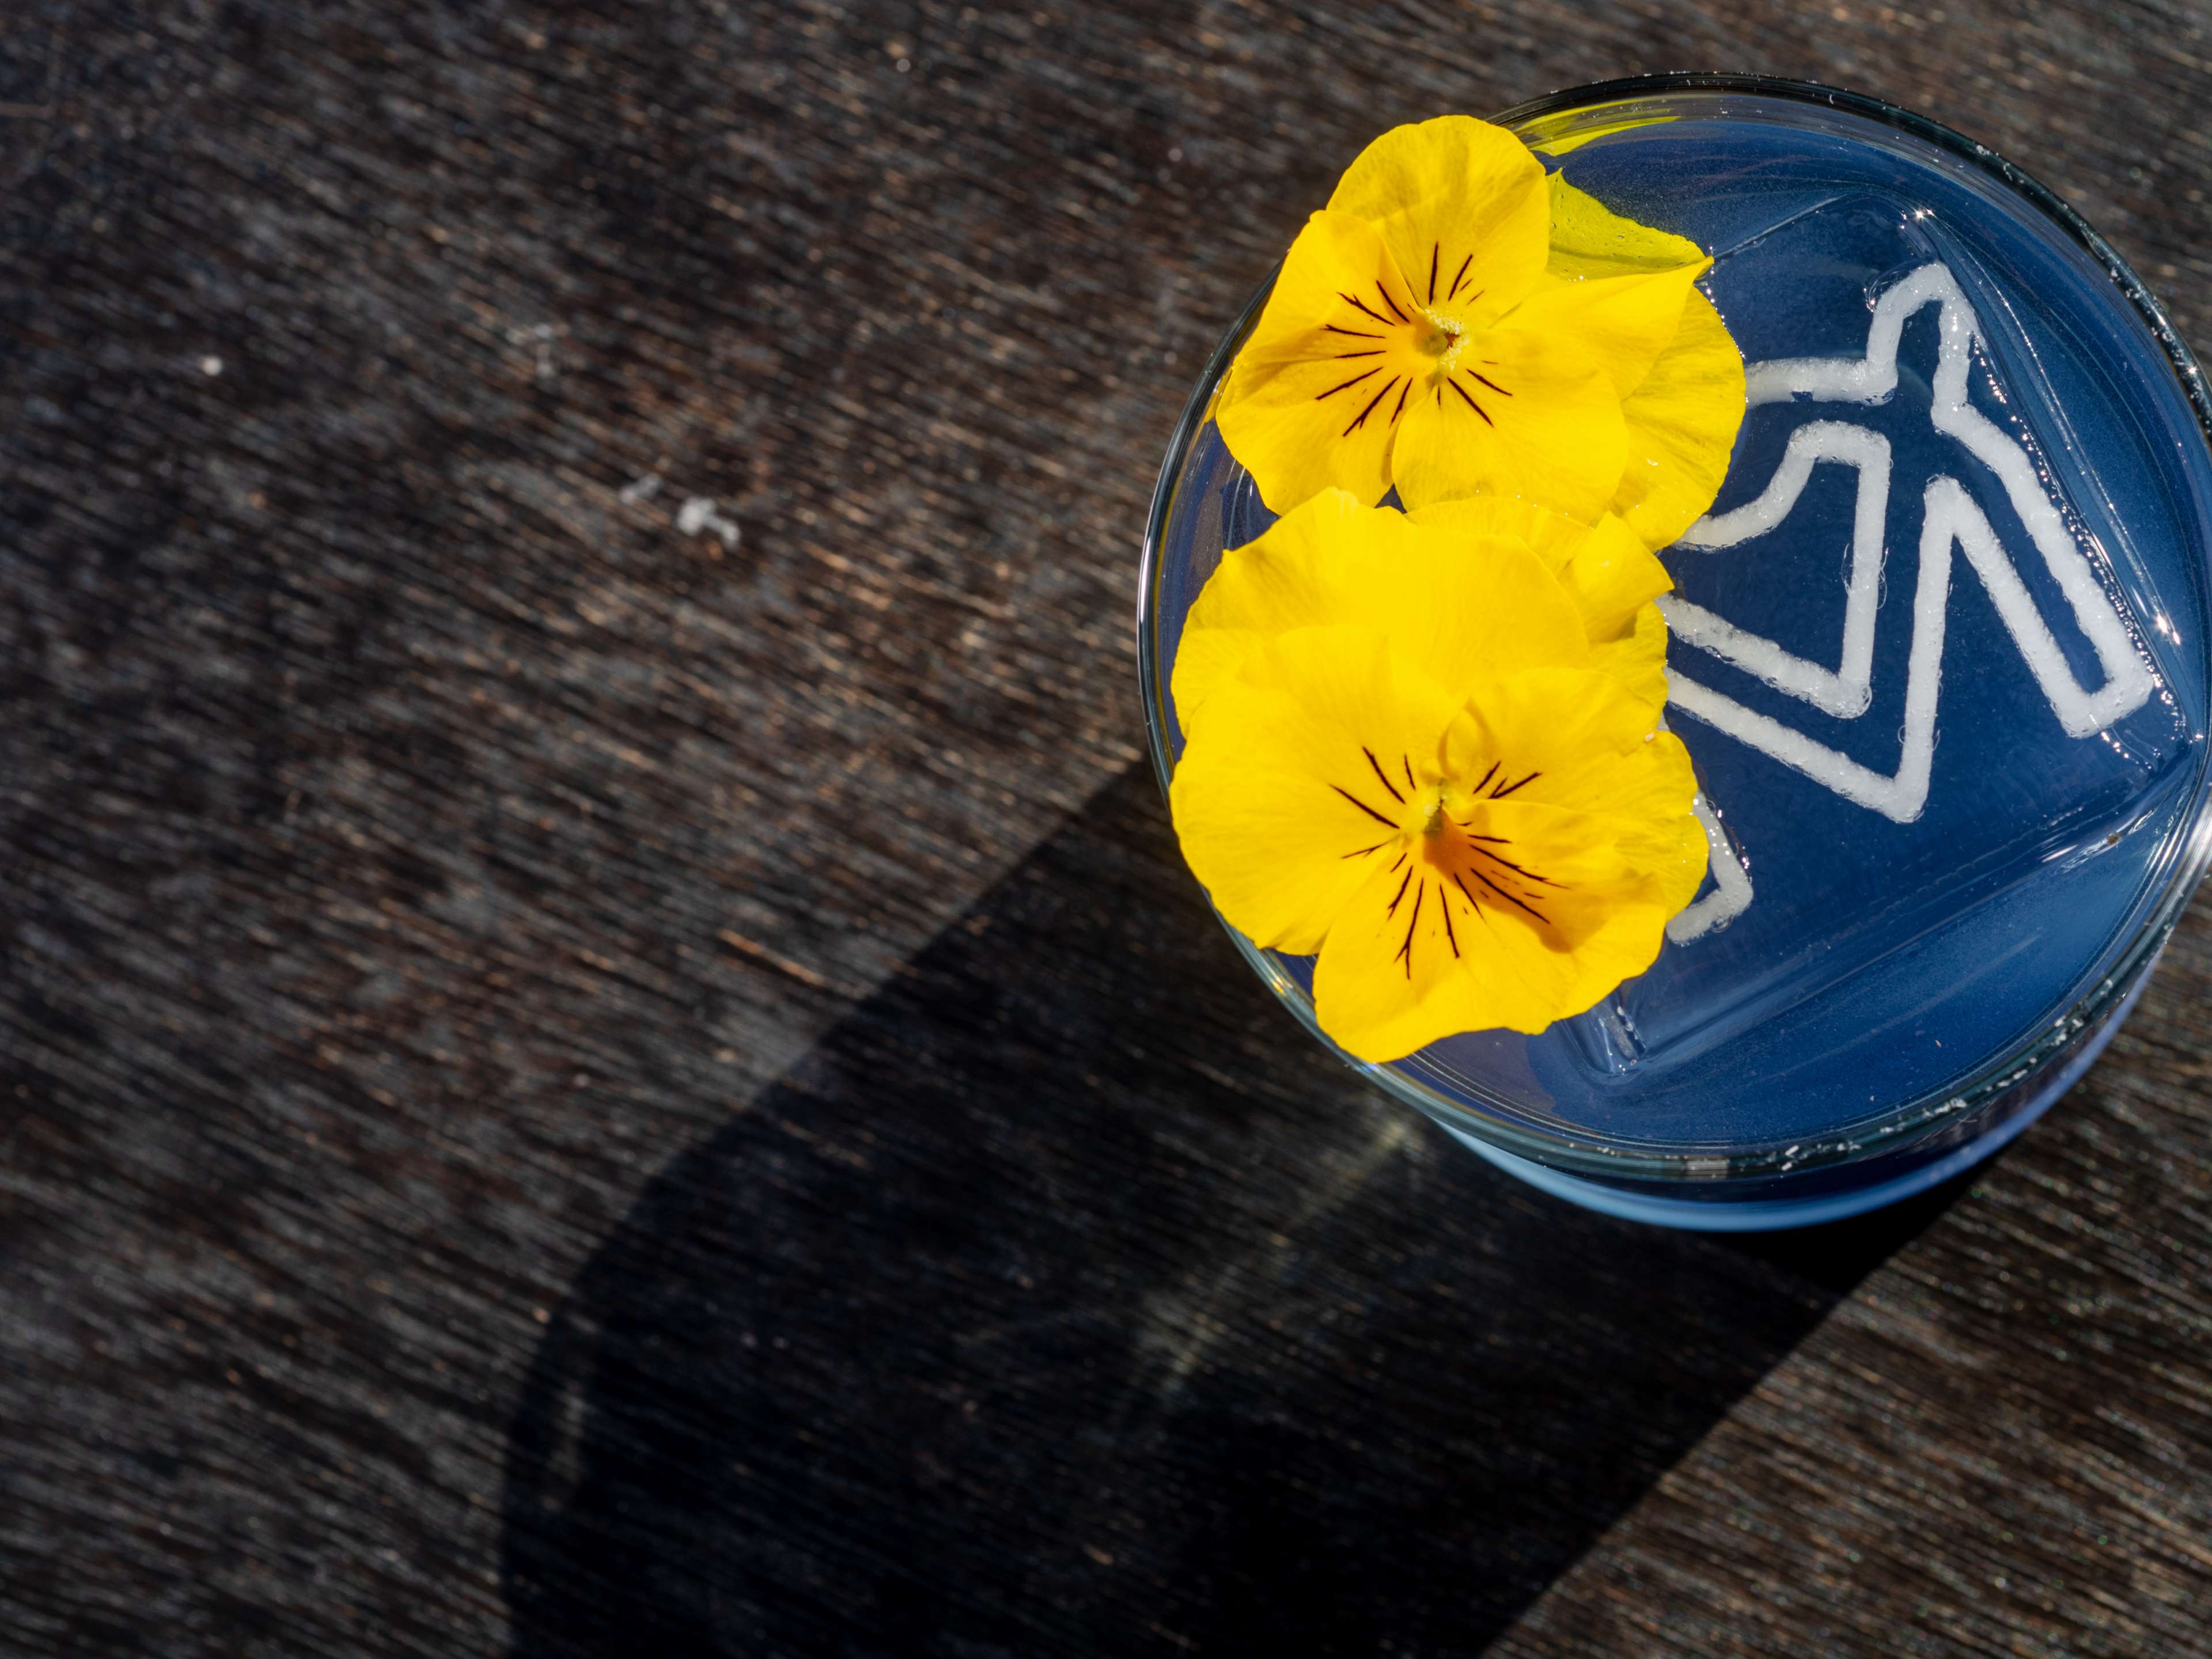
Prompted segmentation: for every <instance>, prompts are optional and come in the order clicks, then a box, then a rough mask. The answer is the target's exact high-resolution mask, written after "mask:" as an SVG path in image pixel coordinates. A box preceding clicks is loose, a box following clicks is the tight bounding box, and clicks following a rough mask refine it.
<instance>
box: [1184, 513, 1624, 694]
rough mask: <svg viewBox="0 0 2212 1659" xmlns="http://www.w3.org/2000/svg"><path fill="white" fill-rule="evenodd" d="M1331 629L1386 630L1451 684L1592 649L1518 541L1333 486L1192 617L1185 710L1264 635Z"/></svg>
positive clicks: (1278, 529) (1233, 553)
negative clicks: (1371, 502) (1377, 503)
mask: <svg viewBox="0 0 2212 1659" xmlns="http://www.w3.org/2000/svg"><path fill="white" fill-rule="evenodd" d="M1577 528H1578V529H1579V526H1577ZM1582 533H1583V535H1584V536H1587V535H1588V533H1589V532H1586V531H1584V532H1582ZM1636 551H1637V552H1638V553H1639V554H1642V553H1643V550H1642V548H1641V547H1640V546H1638V547H1637V549H1636ZM1643 556H1644V557H1647V558H1648V557H1650V555H1648V554H1644V555H1643ZM1324 624H1331V625H1336V624H1340V625H1344V626H1349V627H1357V628H1367V629H1374V630H1375V631H1376V632H1377V633H1380V634H1383V635H1387V636H1388V637H1389V641H1390V644H1391V648H1392V650H1393V651H1394V652H1395V653H1398V654H1399V655H1400V656H1401V658H1402V659H1403V660H1404V661H1405V662H1406V663H1407V665H1408V666H1409V667H1411V668H1412V669H1413V670H1414V671H1416V672H1418V673H1421V674H1425V675H1427V676H1429V677H1430V678H1433V679H1435V680H1436V681H1437V683H1438V684H1442V685H1447V686H1449V685H1452V684H1457V683H1460V682H1462V681H1463V680H1464V679H1465V678H1467V677H1468V675H1469V674H1470V673H1498V672H1504V671H1510V670H1515V669H1519V668H1522V667H1534V666H1538V665H1560V664H1568V663H1573V662H1577V661H1579V660H1580V659H1582V658H1583V656H1584V654H1585V652H1586V641H1585V634H1584V628H1583V620H1582V618H1581V617H1580V616H1579V615H1578V613H1577V611H1576V610H1575V608H1574V605H1573V602H1572V598H1571V594H1570V592H1568V590H1567V589H1566V588H1565V587H1564V586H1562V585H1561V583H1560V582H1559V581H1558V580H1555V579H1553V577H1552V576H1551V575H1550V574H1548V573H1547V571H1546V570H1545V568H1543V565H1542V563H1541V562H1540V561H1539V560H1538V559H1537V558H1536V557H1535V556H1534V555H1533V554H1531V553H1530V552H1529V551H1528V549H1527V548H1526V547H1525V546H1524V545H1523V544H1521V543H1520V542H1519V541H1517V540H1516V539H1515V538H1510V537H1503V536H1500V537H1484V536H1473V535H1468V534H1465V533H1462V532H1458V531H1455V530H1453V529H1449V528H1441V527H1437V526H1429V525H1425V524H1423V523H1420V522H1417V521H1415V520H1409V519H1408V518H1407V516H1406V515H1405V514H1404V513H1397V512H1393V511H1389V510H1388V509H1385V508H1381V507H1362V506H1361V505H1359V504H1358V501H1355V500H1353V498H1352V496H1351V495H1347V494H1346V493H1345V492H1344V491H1341V490H1324V491H1323V492H1322V494H1320V495H1316V496H1315V497H1314V498H1313V499H1312V500H1310V501H1305V502H1303V503H1301V504H1300V505H1299V506H1297V507H1294V508H1292V509H1291V511H1290V512H1289V513H1285V515H1284V516H1283V517H1282V518H1280V519H1279V520H1276V522H1275V523H1274V524H1273V526H1270V527H1269V528H1268V530H1267V532H1265V533H1264V534H1263V535H1261V536H1260V537H1259V538H1256V539H1255V540H1254V541H1252V542H1249V543H1248V544H1245V545H1244V546H1243V547H1240V548H1236V549H1232V550H1230V551H1229V552H1226V553H1225V554H1223V555H1222V558H1221V564H1220V566H1219V568H1218V569H1216V570H1215V572H1214V574H1213V575H1212V577H1211V578H1210V579H1208V580H1207V582H1206V587H1205V589H1204V590H1203V591H1202V592H1200V595H1199V598H1198V602H1197V604H1195V605H1193V606H1192V607H1191V611H1190V614H1189V617H1188V619H1187V620H1186V621H1185V623H1184V624H1183V636H1182V644H1181V646H1180V647H1178V649H1177V651H1176V667H1175V680H1174V694H1175V702H1176V713H1177V717H1178V719H1180V720H1184V721H1186V722H1187V721H1188V720H1189V719H1190V718H1191V716H1192V715H1193V714H1194V713H1195V712H1196V711H1197V710H1198V709H1199V708H1200V707H1201V706H1203V704H1204V703H1205V702H1206V698H1207V697H1208V696H1211V695H1212V690H1213V689H1214V688H1215V687H1216V686H1217V685H1218V684H1220V683H1221V681H1222V679H1223V678H1225V676H1226V675H1228V674H1230V673H1232V672H1234V671H1235V670H1236V668H1237V665H1238V664H1239V663H1240V662H1241V661H1243V658H1244V656H1245V655H1246V654H1247V653H1249V651H1250V650H1251V649H1252V648H1253V647H1254V646H1255V645H1256V644H1257V643H1258V642H1259V641H1261V640H1263V639H1265V638H1267V636H1268V635H1273V634H1279V633H1281V632H1284V631H1285V630H1287V629H1295V628H1312V627H1319V626H1322V625H1324Z"/></svg>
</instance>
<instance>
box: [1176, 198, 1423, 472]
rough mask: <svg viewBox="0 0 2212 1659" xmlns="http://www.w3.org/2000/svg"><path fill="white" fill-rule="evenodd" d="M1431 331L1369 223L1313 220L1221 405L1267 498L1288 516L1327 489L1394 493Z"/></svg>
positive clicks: (1234, 447) (1231, 441)
mask: <svg viewBox="0 0 2212 1659" xmlns="http://www.w3.org/2000/svg"><path fill="white" fill-rule="evenodd" d="M1430 331H1431V327H1430V325H1428V324H1427V323H1426V322H1425V320H1423V319H1420V316H1419V307H1417V306H1416V305H1415V303H1414V301H1413V295H1411V293H1410V292H1409V291H1408V290H1407V287H1406V281H1405V278H1404V277H1403V276H1401V274H1400V272H1399V270H1398V265H1397V262H1396V261H1395V259H1393V258H1391V257H1390V253H1389V249H1387V248H1386V247H1385V246H1383V239H1382V238H1381V236H1379V235H1378V234H1376V230H1375V228H1374V227H1373V226H1371V225H1370V224H1368V223H1367V222H1365V221H1364V220H1362V219H1359V218H1357V217H1355V216H1352V215H1351V214H1346V213H1328V212H1322V213H1316V214H1315V215H1314V216H1312V217H1311V218H1310V219H1309V220H1308V221H1307V222H1306V226H1305V228H1304V230H1302V231H1300V232H1299V233H1298V238H1297V240H1296V241H1295V242H1293V243H1291V251H1290V252H1289V253H1288V254H1287V255H1286V256H1285V258H1284V260H1283V268H1282V270H1281V272H1280V273H1279V275H1278V276H1276V278H1275V286H1274V289H1273V291H1272V292H1271V293H1270V294H1269V295H1268V296H1267V305H1266V306H1265V307H1263V308H1262V309H1261V313H1260V320H1259V321H1258V322H1257V323H1256V324H1255V325H1254V326H1253V331H1252V334H1251V337H1250V338H1249V339H1248V340H1247V341H1246V342H1245V343H1244V347H1243V349H1242V350H1241V351H1239V352H1238V353H1237V361H1236V364H1235V366H1234V368H1232V369H1231V374H1230V377H1229V381H1228V384H1227V386H1225V388H1224V389H1223V392H1222V396H1221V401H1220V403H1219V404H1218V405H1217V406H1216V407H1215V410H1214V416H1213V418H1214V422H1215V423H1216V424H1217V425H1218V427H1219V428H1220V429H1221V436H1222V441H1224V442H1225V443H1226V444H1227V445H1228V446H1229V452H1230V453H1231V454H1232V455H1234V456H1236V458H1237V460H1238V461H1240V462H1242V463H1243V465H1244V467H1245V468H1246V469H1247V470H1248V471H1249V472H1250V473H1251V474H1252V477H1253V480H1254V482H1255V483H1257V484H1258V485H1259V487H1260V496H1261V500H1262V501H1266V502H1267V505H1268V506H1269V507H1272V508H1273V509H1274V510H1275V511H1276V512H1278V513H1280V512H1285V511H1287V510H1288V509H1289V508H1291V507H1295V506H1297V503H1298V502H1300V501H1304V500H1305V499H1306V498H1307V497H1308V496H1310V495H1313V494H1315V493H1316V491H1318V490H1322V489H1328V488H1330V487H1331V486H1334V487H1336V488H1339V489H1348V490H1350V491H1351V492H1352V494H1353V495H1357V496H1358V498H1359V499H1360V500H1361V501H1367V502H1370V503H1372V502H1375V501H1380V500H1381V499H1382V498H1383V495H1386V494H1388V493H1389V488H1390V476H1389V452H1390V444H1391V438H1392V435H1393V434H1394V432H1395V430H1396V422H1397V417H1398V416H1399V415H1400V414H1401V412H1402V410H1403V408H1404V405H1405V404H1406V402H1407V401H1408V400H1409V398H1410V396H1411V392H1412V388H1413V384H1414V380H1415V379H1416V377H1418V376H1419V375H1421V374H1425V372H1426V370H1427V368H1429V366H1430V364H1431V361H1432V360H1431V358H1429V357H1427V356H1424V355H1422V354H1421V353H1419V351H1417V350H1416V349H1415V347H1414V338H1415V335H1416V333H1417V332H1419V334H1422V335H1425V334H1427V333H1428V332H1430Z"/></svg>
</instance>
